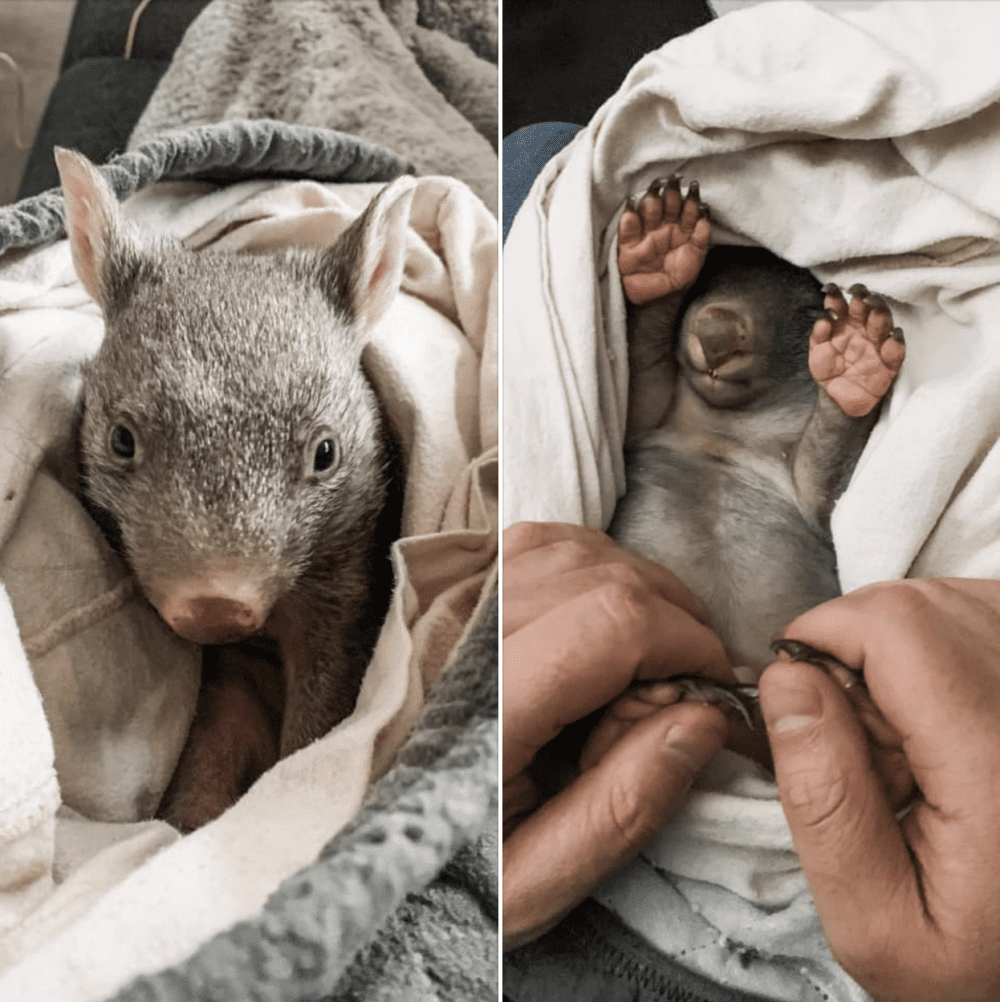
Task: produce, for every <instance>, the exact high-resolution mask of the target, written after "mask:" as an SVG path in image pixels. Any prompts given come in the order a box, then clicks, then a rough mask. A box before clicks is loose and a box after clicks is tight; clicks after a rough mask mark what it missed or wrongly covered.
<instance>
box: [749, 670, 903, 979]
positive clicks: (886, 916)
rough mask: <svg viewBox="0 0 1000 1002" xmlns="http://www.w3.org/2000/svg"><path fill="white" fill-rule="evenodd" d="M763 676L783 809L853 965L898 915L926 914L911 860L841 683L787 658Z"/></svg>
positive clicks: (833, 941)
mask: <svg viewBox="0 0 1000 1002" xmlns="http://www.w3.org/2000/svg"><path fill="white" fill-rule="evenodd" d="M759 684H760V704H761V710H762V712H763V715H764V721H765V723H766V725H767V731H768V738H769V741H770V745H771V752H772V754H773V756H774V771H775V776H776V779H777V783H778V792H779V794H780V796H781V804H782V807H783V808H784V811H785V817H786V818H787V819H788V826H789V828H790V829H791V832H792V838H793V840H794V842H795V848H796V849H797V850H798V853H799V857H800V859H801V861H802V868H803V870H804V871H805V874H806V877H807V879H808V881H809V886H810V888H811V890H812V892H813V897H814V899H815V901H816V907H817V910H818V911H819V914H820V918H821V919H822V921H823V927H824V929H825V931H826V935H827V938H828V940H829V941H830V945H831V947H832V948H833V951H834V953H835V954H836V956H837V958H838V959H839V960H840V962H841V964H843V965H844V967H846V968H847V969H848V971H851V969H852V966H855V965H853V964H852V957H856V956H861V955H864V956H869V955H870V954H871V948H870V947H871V943H872V940H873V938H882V937H884V936H885V935H886V933H887V932H888V927H887V921H888V922H890V924H891V917H892V915H893V914H896V915H900V916H909V917H910V920H912V917H913V916H918V915H920V914H921V913H922V910H921V906H920V902H919V898H918V896H915V895H914V891H915V890H916V885H915V881H914V873H913V866H912V862H911V859H910V856H909V853H908V850H907V847H906V844H905V842H904V840H903V835H902V832H901V831H900V828H899V825H898V824H897V823H896V819H895V817H894V815H893V811H892V808H891V807H890V805H889V801H888V799H887V797H886V795H885V792H884V790H883V787H882V784H881V782H880V780H879V777H878V774H877V773H876V771H875V769H874V766H873V763H872V756H871V752H870V750H869V746H868V739H867V736H866V734H865V731H864V729H863V728H862V726H861V723H860V721H859V720H858V719H857V716H856V714H855V713H854V710H853V708H852V706H851V704H850V702H849V700H848V699H847V696H846V695H845V693H844V692H843V690H842V689H841V688H840V686H839V685H838V684H837V683H836V682H835V681H834V680H833V679H831V678H830V677H829V676H828V675H826V673H825V672H823V671H822V670H820V669H819V668H816V667H814V666H812V665H808V664H802V663H800V662H786V661H779V662H777V663H775V664H773V665H771V666H770V667H769V668H767V670H766V671H765V672H764V674H763V675H762V676H761V678H760V683H759ZM897 932H898V928H897Z"/></svg>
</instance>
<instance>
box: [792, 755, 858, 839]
mask: <svg viewBox="0 0 1000 1002" xmlns="http://www.w3.org/2000/svg"><path fill="white" fill-rule="evenodd" d="M782 780H783V781H782V783H781V800H782V803H783V804H785V806H786V807H787V808H788V809H790V810H792V811H794V812H795V815H796V817H797V819H798V821H799V824H800V825H802V826H804V827H805V828H808V829H810V830H811V831H813V832H815V833H823V832H826V831H828V830H830V829H832V828H833V827H834V826H836V825H837V824H838V823H841V822H842V821H843V819H844V817H845V815H846V812H845V811H844V807H845V805H846V804H847V802H848V790H849V784H848V779H847V776H846V775H845V774H844V773H843V772H836V773H834V774H833V775H832V776H829V775H825V776H824V777H823V782H817V779H816V773H815V770H814V769H813V768H812V767H811V766H809V767H803V768H793V769H791V770H786V772H785V775H784V776H783V777H782Z"/></svg>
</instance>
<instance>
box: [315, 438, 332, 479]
mask: <svg viewBox="0 0 1000 1002" xmlns="http://www.w3.org/2000/svg"><path fill="white" fill-rule="evenodd" d="M336 461H337V446H336V445H335V444H334V441H333V439H331V438H324V439H323V440H322V441H321V442H320V443H319V444H318V445H317V446H316V452H315V454H314V455H313V473H325V472H326V471H327V470H329V469H330V468H331V467H332V466H333V464H334V463H335V462H336Z"/></svg>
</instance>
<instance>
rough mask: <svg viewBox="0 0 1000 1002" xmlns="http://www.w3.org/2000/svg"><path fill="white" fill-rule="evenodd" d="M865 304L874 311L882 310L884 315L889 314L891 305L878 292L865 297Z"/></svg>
mask: <svg viewBox="0 0 1000 1002" xmlns="http://www.w3.org/2000/svg"><path fill="white" fill-rule="evenodd" d="M864 302H865V305H866V306H870V307H871V308H872V309H873V310H881V311H882V312H883V313H888V312H889V304H888V303H887V302H886V301H885V300H884V299H883V298H882V297H881V296H880V295H879V294H878V293H877V292H870V293H869V294H868V295H867V296H865V297H864Z"/></svg>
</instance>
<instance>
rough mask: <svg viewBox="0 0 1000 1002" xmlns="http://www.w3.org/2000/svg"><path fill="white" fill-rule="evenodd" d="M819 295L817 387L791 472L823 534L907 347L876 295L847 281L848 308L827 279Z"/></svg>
mask: <svg viewBox="0 0 1000 1002" xmlns="http://www.w3.org/2000/svg"><path fill="white" fill-rule="evenodd" d="M824 292H825V293H826V298H825V299H824V301H823V306H824V314H823V316H822V317H820V318H819V319H818V320H817V321H816V324H815V326H814V327H813V332H812V337H811V338H810V345H809V371H810V372H811V373H812V375H813V378H814V379H815V380H816V382H817V383H819V385H820V392H819V394H818V396H817V400H816V407H815V409H814V411H813V413H812V416H811V417H810V419H809V423H808V424H807V425H806V429H805V432H804V434H803V436H802V439H801V441H800V442H799V445H798V448H797V450H796V454H795V459H794V463H793V476H794V479H795V487H796V492H797V494H798V498H799V505H800V507H801V508H802V511H803V514H805V515H806V517H808V518H810V519H811V520H812V521H813V522H814V523H815V524H817V525H818V526H819V527H820V528H822V529H823V530H824V531H826V530H827V528H828V524H829V517H830V513H831V511H832V510H833V503H834V501H836V499H837V496H838V494H839V493H840V492H841V491H842V490H843V489H844V487H845V486H846V484H847V481H848V479H849V478H850V475H851V472H852V471H853V470H854V466H855V464H856V463H857V461H858V457H859V456H860V455H861V451H862V450H863V449H864V447H865V443H866V442H867V441H868V435H869V433H870V432H871V429H872V426H873V425H874V423H875V420H876V418H877V417H878V409H879V405H880V404H881V402H882V399H883V397H884V396H885V395H886V393H888V392H889V388H890V387H891V386H892V383H893V380H894V379H895V378H896V374H897V373H898V372H899V368H900V366H901V365H902V364H903V358H904V357H905V355H906V345H905V343H904V339H903V332H902V330H900V328H898V327H894V326H893V321H892V313H891V311H890V310H889V306H888V304H887V303H886V301H885V300H884V299H883V298H882V297H881V296H878V295H873V294H871V293H869V291H868V290H867V289H866V288H865V287H864V286H863V285H854V286H852V287H851V289H850V293H851V301H850V304H849V305H848V303H847V300H846V299H845V298H844V295H843V293H842V292H841V291H840V288H839V287H838V286H836V285H834V284H833V283H830V284H829V285H827V286H826V287H825V289H824Z"/></svg>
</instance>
